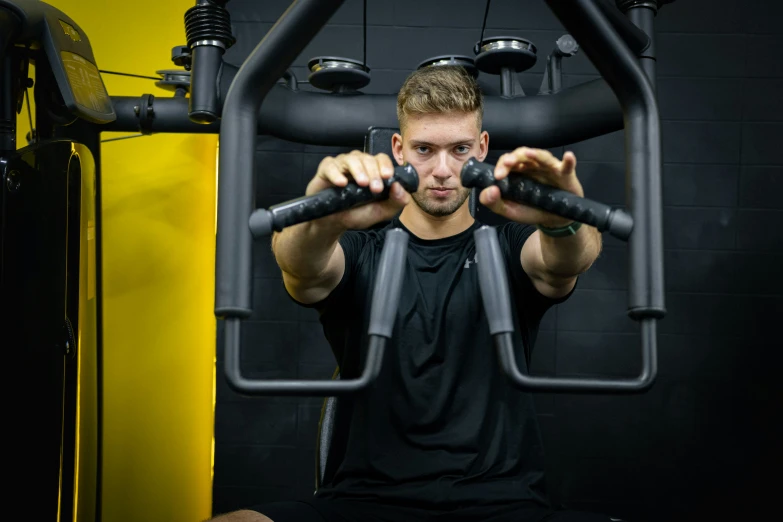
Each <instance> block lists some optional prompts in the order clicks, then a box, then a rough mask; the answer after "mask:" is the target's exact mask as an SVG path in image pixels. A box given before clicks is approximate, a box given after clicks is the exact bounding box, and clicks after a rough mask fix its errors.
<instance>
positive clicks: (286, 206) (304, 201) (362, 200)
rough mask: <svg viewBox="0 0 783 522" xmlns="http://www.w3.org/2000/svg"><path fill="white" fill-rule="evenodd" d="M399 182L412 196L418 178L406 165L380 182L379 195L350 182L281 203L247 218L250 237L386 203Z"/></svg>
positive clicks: (416, 187)
mask: <svg viewBox="0 0 783 522" xmlns="http://www.w3.org/2000/svg"><path fill="white" fill-rule="evenodd" d="M396 181H397V182H399V183H400V185H402V188H404V189H405V190H406V191H407V192H416V189H418V188H419V175H418V174H417V173H416V169H414V168H413V166H411V165H409V164H405V165H403V166H400V167H397V168H395V169H394V175H393V176H392V177H391V178H389V179H385V180H383V183H384V188H383V191H381V192H378V193H377V194H376V193H374V192H372V191H371V190H370V187H361V186H359V185H357V184H356V183H353V182H350V183H348V185H346V186H345V187H331V188H328V189H326V190H322V191H321V192H318V193H317V194H313V195H311V196H304V197H301V198H296V199H292V200H290V201H284V202H283V203H279V204H277V205H274V206H271V207H269V209H257V210H255V211H254V212H253V213H252V214H251V215H250V222H249V226H250V232H251V233H252V234H253V237H255V238H260V237H264V236H268V235H269V234H271V233H272V231H273V230H274V231H277V232H280V231H281V230H283V229H284V228H285V227H290V226H292V225H296V224H299V223H304V222H305V221H312V220H314V219H318V218H322V217H325V216H328V215H331V214H336V213H337V212H341V211H343V210H348V209H350V208H353V207H356V206H358V205H362V204H366V203H371V202H373V201H384V200H387V199H389V190H390V188H391V186H392V184H393V183H394V182H396Z"/></svg>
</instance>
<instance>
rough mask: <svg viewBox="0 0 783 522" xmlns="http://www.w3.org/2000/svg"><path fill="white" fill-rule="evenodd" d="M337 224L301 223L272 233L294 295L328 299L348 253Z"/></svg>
mask: <svg viewBox="0 0 783 522" xmlns="http://www.w3.org/2000/svg"><path fill="white" fill-rule="evenodd" d="M341 235H342V231H340V229H339V228H337V227H330V226H328V225H326V224H324V223H321V222H319V221H311V222H308V223H302V224H299V225H295V226H292V227H288V228H286V229H284V230H283V231H282V232H279V233H275V234H274V235H273V236H272V252H273V253H274V255H275V260H277V264H278V266H279V267H280V270H281V271H282V273H283V283H284V284H285V287H286V290H288V293H289V294H291V297H293V298H294V299H296V300H297V301H299V302H300V303H303V304H312V303H317V302H319V301H322V300H323V299H325V298H326V297H327V296H328V295H329V294H330V293H331V291H332V290H334V289H335V288H336V287H337V285H338V284H339V283H340V279H342V277H343V273H344V272H345V254H344V253H343V249H342V247H341V246H340V243H339V239H340V236H341Z"/></svg>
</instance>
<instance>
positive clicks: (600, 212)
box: [461, 158, 633, 241]
mask: <svg viewBox="0 0 783 522" xmlns="http://www.w3.org/2000/svg"><path fill="white" fill-rule="evenodd" d="M461 179H462V185H463V186H464V187H467V188H474V187H477V188H481V189H484V188H487V187H489V186H492V185H497V186H498V188H500V194H501V196H502V197H503V199H508V200H511V201H516V202H517V203H523V204H525V205H530V206H534V207H538V208H540V209H542V210H546V211H548V212H551V213H553V214H557V215H558V216H562V217H565V218H568V219H573V220H574V221H579V222H580V223H585V224H587V225H591V226H594V227H595V228H597V229H598V230H600V231H601V232H605V231H607V232H609V233H610V234H611V235H613V236H615V237H616V238H618V239H622V240H624V241H627V240H628V238H629V237H630V236H631V232H632V231H633V217H631V215H630V214H628V213H627V212H625V211H623V210H621V209H613V208H612V207H610V206H609V205H605V204H604V203H599V202H598V201H593V200H590V199H586V198H580V197H579V196H577V195H576V194H572V193H571V192H568V191H566V190H560V189H556V188H554V187H551V186H549V185H543V184H541V183H537V182H535V181H533V180H531V179H529V178H526V177H524V176H522V175H519V174H518V173H512V174H511V175H510V176H509V177H507V178H505V179H501V180H496V179H495V167H493V166H492V165H490V164H488V163H482V162H480V161H478V160H476V159H475V158H471V159H469V160H468V161H466V162H465V165H463V167H462V173H461Z"/></svg>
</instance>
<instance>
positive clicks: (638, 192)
mask: <svg viewBox="0 0 783 522" xmlns="http://www.w3.org/2000/svg"><path fill="white" fill-rule="evenodd" d="M599 2H604V0H573V1H572V0H547V3H548V5H549V7H550V8H551V9H552V11H553V12H554V13H555V15H556V16H557V17H558V18H559V19H560V21H561V22H562V23H563V25H564V26H565V28H566V29H567V30H568V31H569V32H570V33H571V34H573V35H574V37H575V38H576V39H577V40H578V41H579V42H580V44H581V45H582V47H583V48H584V49H585V52H586V53H587V55H588V57H590V58H591V60H592V61H593V63H594V64H595V65H596V67H597V68H598V70H599V71H600V72H601V74H602V75H603V77H604V78H605V79H606V80H607V82H608V83H609V85H610V86H611V88H612V90H613V91H614V94H615V95H616V97H617V98H618V99H619V101H620V104H621V106H622V109H623V119H624V122H625V129H626V140H627V143H626V155H627V170H628V176H627V181H626V183H627V187H628V191H627V193H628V207H629V208H630V210H631V216H628V215H626V214H623V215H622V220H621V221H622V226H621V227H619V228H615V229H614V230H613V229H612V227H611V226H607V230H609V231H610V233H611V232H613V233H615V235H617V236H618V237H621V238H622V239H629V243H630V247H631V258H630V262H631V267H630V270H629V273H630V289H629V315H630V316H631V317H632V318H633V319H635V320H640V321H642V329H643V336H642V350H643V369H642V372H641V374H640V376H639V377H638V378H637V379H633V380H603V379H550V378H546V379H544V378H534V377H530V376H526V375H524V374H522V373H521V372H520V371H519V368H517V367H516V366H515V365H514V360H513V357H510V355H511V354H513V346H512V345H511V344H510V333H509V331H508V324H509V323H508V316H507V314H506V310H505V306H506V305H507V304H508V303H507V298H508V294H507V286H505V283H504V278H505V273H504V272H503V271H502V270H498V269H497V268H496V269H492V266H493V263H496V262H497V259H495V257H494V256H495V254H496V253H497V249H496V248H495V247H496V246H497V245H496V241H497V239H496V237H495V238H494V240H495V244H494V246H493V236H492V235H491V233H492V232H494V230H487V229H482V230H479V231H477V233H476V242H477V250H478V251H479V256H480V261H479V265H480V268H481V267H482V265H483V268H482V272H481V273H482V274H483V275H482V276H481V281H482V284H481V289H482V297H483V299H484V302H485V308H486V310H487V313H488V316H489V318H490V324H491V326H492V330H491V331H492V334H493V335H494V336H495V338H496V343H497V346H498V355H499V357H500V362H501V365H502V366H503V368H504V370H505V372H506V374H507V375H508V376H509V377H510V379H511V381H512V383H513V384H515V385H516V386H518V387H520V388H523V389H534V390H549V391H566V392H608V393H633V392H642V391H645V390H646V389H648V388H649V387H650V386H651V385H652V383H653V381H654V379H655V376H656V373H657V363H656V342H655V321H656V320H657V319H659V318H661V317H663V315H664V313H665V310H664V303H663V257H662V223H661V194H660V192H661V190H660V170H661V165H660V162H661V154H660V134H659V121H658V109H657V105H656V100H655V96H654V93H653V89H652V86H651V83H650V81H649V80H648V79H647V77H646V76H645V73H644V72H643V71H642V69H641V67H640V66H639V64H638V62H637V61H636V57H635V56H634V54H633V52H632V51H631V49H630V45H632V44H633V43H634V41H636V43H637V44H638V43H639V39H638V38H636V39H634V38H631V36H633V35H637V36H638V32H635V31H625V32H622V31H621V32H618V31H617V27H618V26H622V23H625V22H627V21H625V20H622V19H620V18H617V17H615V18H614V19H610V18H609V17H607V16H606V9H605V7H604V6H602V5H599ZM341 3H342V1H341V0H299V1H297V2H294V3H293V4H292V5H291V7H289V9H288V10H287V11H286V12H285V13H284V14H283V15H282V16H281V18H280V20H279V21H278V23H277V24H276V25H275V26H274V27H273V28H272V29H271V30H270V31H269V32H268V33H267V35H266V36H265V37H264V39H263V40H262V41H261V42H260V43H259V44H258V46H257V47H256V49H255V50H254V51H253V52H252V53H251V55H250V57H249V58H248V59H247V60H246V61H245V63H244V64H243V65H242V67H241V68H240V69H239V71H238V72H237V74H236V76H235V78H234V80H233V81H232V83H231V87H230V89H229V91H228V94H227V96H226V100H225V104H224V106H223V123H222V125H221V128H220V143H221V148H222V150H221V155H220V163H219V171H220V176H219V191H218V192H219V200H218V234H217V274H216V277H217V288H216V308H215V312H216V315H217V316H218V317H222V318H224V319H225V334H226V337H225V341H226V343H225V372H226V377H227V380H228V382H229V384H230V385H231V386H232V387H233V388H234V389H235V390H237V391H238V392H240V393H245V394H252V395H310V396H334V395H340V394H346V393H352V392H355V391H358V390H360V389H362V388H364V387H366V386H368V385H369V384H370V383H371V382H372V380H373V378H374V376H376V375H377V372H378V371H379V370H380V361H381V360H382V354H383V346H384V344H383V343H384V340H383V339H384V338H385V337H388V335H390V334H391V328H392V326H393V322H394V312H395V309H396V301H395V300H396V299H398V298H399V287H396V286H395V285H399V284H400V283H401V280H402V274H401V268H402V266H403V263H402V262H401V260H402V259H403V258H404V253H405V250H406V246H407V242H406V240H407V236H404V233H403V232H401V231H393V232H392V233H390V234H389V236H388V238H387V243H388V244H387V247H388V250H387V249H386V248H385V249H384V253H383V254H384V260H385V261H384V262H383V263H382V264H383V266H382V267H381V270H380V271H379V274H378V276H377V278H376V285H375V288H374V290H375V291H374V294H373V310H372V312H371V314H372V316H373V321H375V323H374V324H375V325H376V326H371V330H370V335H371V344H370V348H369V352H368V356H367V360H366V361H365V370H364V372H363V373H362V376H361V377H360V378H359V379H354V380H349V381H301V380H286V381H280V380H278V381H275V380H266V381H262V380H250V379H247V378H245V377H243V376H242V375H241V371H240V357H239V344H240V338H241V335H240V324H241V320H242V319H243V318H246V317H247V316H249V315H250V310H251V306H250V288H251V287H252V285H251V284H250V283H251V268H250V265H249V261H250V259H251V256H250V250H251V243H252V236H256V237H258V236H261V235H265V234H266V233H268V232H269V229H270V228H276V226H277V225H278V224H277V223H274V221H275V219H273V218H274V212H275V211H276V210H277V209H275V208H272V209H270V210H263V211H256V212H255V213H254V219H250V220H249V216H251V212H252V211H253V204H252V194H253V190H252V176H253V172H254V169H253V160H254V150H255V136H256V131H257V129H258V116H259V108H260V106H261V104H262V102H263V100H264V98H265V97H266V95H267V94H268V93H269V92H270V91H271V90H272V88H273V87H274V84H275V82H276V81H277V78H280V77H281V76H282V75H283V73H284V71H285V70H286V68H287V67H288V66H289V65H290V64H291V63H292V62H293V60H294V59H295V57H296V56H298V54H299V53H300V52H301V51H302V49H303V48H304V47H305V46H306V45H307V43H308V42H309V41H310V40H311V39H312V38H313V37H314V36H315V34H316V33H317V32H318V30H320V28H321V27H322V26H323V25H324V24H325V23H326V21H327V20H328V19H329V18H330V17H331V15H332V14H333V13H334V12H335V11H336V10H337V8H338V7H339V6H340V4H341ZM627 23H628V24H630V22H627ZM629 40H630V41H629ZM642 43H643V42H642ZM637 46H638V45H637ZM319 204H323V202H320V203H319ZM575 204H587V205H588V206H590V207H591V208H594V209H598V210H606V209H605V208H604V207H605V206H604V207H600V204H598V203H596V202H589V200H584V201H581V202H579V201H576V200H569V202H568V204H566V205H564V206H563V209H561V212H558V211H557V210H554V213H557V214H561V215H565V216H566V217H567V216H568V213H569V212H570V211H572V210H573V209H574V208H575V206H574V205H575ZM284 206H285V205H284ZM280 208H283V207H280ZM311 210H312V208H311ZM323 210H324V209H320V210H319V211H318V212H312V211H307V212H304V213H303V214H302V215H301V216H299V217H298V218H297V220H300V221H301V220H305V219H308V218H313V217H315V215H316V214H318V213H320V212H322V211H323ZM282 221H284V220H281V223H282ZM400 234H402V235H400ZM403 237H404V239H403ZM392 259H397V260H398V261H397V262H396V264H395V262H394V261H392ZM384 266H385V268H384ZM501 266H502V265H501ZM393 268H395V269H399V270H400V271H399V272H394V274H392V269H393ZM493 288H494V291H492V290H493ZM504 288H505V294H504V292H503V289H504ZM395 296H396V297H395ZM504 302H505V303H506V304H505V305H504V304H503V303H504ZM392 305H393V306H392ZM376 308H377V310H376ZM381 316H383V317H381ZM380 324H383V325H385V326H382V327H381V326H377V325H380Z"/></svg>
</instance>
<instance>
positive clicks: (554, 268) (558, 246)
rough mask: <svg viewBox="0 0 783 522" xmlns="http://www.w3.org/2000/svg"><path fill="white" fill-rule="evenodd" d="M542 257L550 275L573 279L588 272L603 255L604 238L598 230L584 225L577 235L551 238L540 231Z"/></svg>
mask: <svg viewBox="0 0 783 522" xmlns="http://www.w3.org/2000/svg"><path fill="white" fill-rule="evenodd" d="M538 235H539V237H540V241H541V255H542V257H543V262H544V266H545V267H546V270H547V272H549V274H550V275H552V276H556V277H573V276H577V275H579V274H582V273H584V272H585V271H587V269H588V268H590V266H591V265H592V264H593V262H594V261H595V260H596V259H597V258H598V255H599V254H600V253H601V244H602V237H601V233H600V232H598V229H596V228H595V227H591V226H588V225H582V226H581V227H580V228H579V230H577V232H576V234H574V235H573V236H566V237H550V236H547V235H546V234H544V233H543V232H541V231H540V230H539V232H538Z"/></svg>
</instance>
